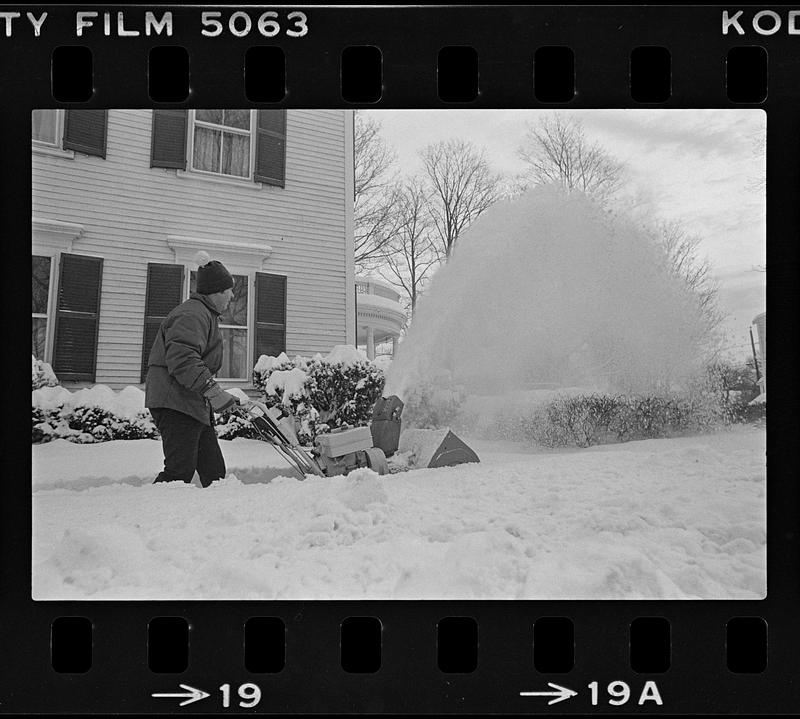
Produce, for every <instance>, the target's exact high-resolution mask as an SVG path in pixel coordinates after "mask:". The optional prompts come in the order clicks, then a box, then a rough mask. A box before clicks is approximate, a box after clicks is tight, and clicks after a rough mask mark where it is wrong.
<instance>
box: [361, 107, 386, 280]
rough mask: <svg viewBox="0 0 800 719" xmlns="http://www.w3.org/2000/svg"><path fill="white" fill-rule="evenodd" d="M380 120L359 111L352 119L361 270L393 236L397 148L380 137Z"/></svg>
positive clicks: (368, 264)
mask: <svg viewBox="0 0 800 719" xmlns="http://www.w3.org/2000/svg"><path fill="white" fill-rule="evenodd" d="M380 132H381V126H380V123H378V122H377V121H375V120H374V119H372V118H371V117H367V116H365V115H364V114H363V113H361V112H359V111H358V110H356V111H355V113H354V122H353V156H354V164H355V169H354V180H355V181H354V195H355V197H354V202H355V213H354V223H353V224H354V239H355V264H356V268H357V269H358V270H359V271H363V270H365V269H367V268H369V267H370V266H371V265H373V264H374V263H375V261H377V260H378V259H379V258H380V257H381V255H382V251H383V246H384V245H385V244H386V242H387V241H388V239H389V238H390V237H391V234H392V231H393V227H392V223H393V220H394V213H393V206H394V201H393V197H392V187H393V185H394V178H393V176H392V173H391V169H392V165H393V163H394V161H395V159H396V157H395V153H394V151H393V150H392V149H391V148H390V147H389V146H388V145H387V144H386V142H385V141H384V139H383V138H382V137H381V134H380Z"/></svg>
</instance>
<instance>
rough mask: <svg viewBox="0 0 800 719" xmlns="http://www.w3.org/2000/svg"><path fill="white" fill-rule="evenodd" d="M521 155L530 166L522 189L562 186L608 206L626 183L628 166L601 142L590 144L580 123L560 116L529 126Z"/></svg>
mask: <svg viewBox="0 0 800 719" xmlns="http://www.w3.org/2000/svg"><path fill="white" fill-rule="evenodd" d="M517 155H518V156H519V158H520V159H521V160H524V161H525V162H527V163H528V165H529V167H528V169H527V170H526V172H524V173H523V174H522V175H521V176H520V177H519V178H518V186H519V187H521V188H527V187H530V186H531V185H542V184H551V183H558V184H559V185H561V186H562V187H564V188H565V189H567V190H570V191H571V190H580V191H581V192H584V193H585V194H587V195H589V196H590V197H592V198H593V199H595V200H597V201H599V202H600V203H601V204H604V203H605V202H606V201H608V200H609V199H610V198H611V197H612V196H613V195H614V194H615V193H616V192H617V191H618V190H619V189H620V187H621V186H622V184H623V181H624V175H625V165H624V164H623V163H622V162H620V161H618V160H617V159H616V158H615V157H613V156H612V155H611V154H609V153H608V152H606V150H605V149H604V148H603V147H602V146H601V145H600V144H599V143H597V142H594V143H591V142H589V141H588V140H587V139H586V135H585V134H584V131H583V125H582V124H581V122H580V121H579V120H573V119H571V118H565V117H562V116H561V115H558V114H554V115H551V116H548V117H545V118H544V119H543V120H541V121H539V122H538V123H536V124H528V129H527V132H526V134H525V139H524V140H523V144H522V145H521V146H520V148H519V149H518V150H517Z"/></svg>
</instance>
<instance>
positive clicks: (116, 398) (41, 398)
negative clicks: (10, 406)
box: [31, 385, 158, 444]
mask: <svg viewBox="0 0 800 719" xmlns="http://www.w3.org/2000/svg"><path fill="white" fill-rule="evenodd" d="M31 399H32V402H31V404H32V420H33V432H32V440H33V442H34V443H39V442H49V441H50V440H53V439H66V440H69V441H70V442H78V443H82V444H86V443H91V442H106V441H109V440H112V439H148V438H152V437H157V436H158V432H157V431H156V427H155V425H154V424H153V418H152V417H151V416H150V412H149V411H148V410H147V409H146V408H145V406H144V392H142V391H141V390H140V389H138V388H137V387H126V388H125V389H123V390H122V391H120V392H114V391H113V390H112V389H111V388H110V387H107V386H105V385H95V386H94V387H89V388H86V389H82V390H78V391H77V392H74V393H73V392H70V391H69V390H67V389H65V388H64V387H58V386H57V387H41V388H39V389H36V390H34V391H33V392H32V398H31Z"/></svg>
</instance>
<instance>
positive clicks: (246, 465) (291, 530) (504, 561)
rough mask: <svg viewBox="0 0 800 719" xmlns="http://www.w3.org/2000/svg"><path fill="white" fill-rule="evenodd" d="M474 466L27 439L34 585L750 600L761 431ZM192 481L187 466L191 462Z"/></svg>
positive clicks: (488, 448)
mask: <svg viewBox="0 0 800 719" xmlns="http://www.w3.org/2000/svg"><path fill="white" fill-rule="evenodd" d="M462 438H463V439H465V440H466V441H467V442H468V444H469V445H470V446H471V447H473V449H475V450H476V451H477V452H478V454H479V455H480V457H481V460H482V461H481V464H472V465H461V466H458V467H450V468H441V469H418V470H412V471H408V472H402V473H398V474H391V475H387V476H383V477H378V475H376V474H375V473H373V472H372V471H371V470H366V469H365V470H357V471H356V472H353V473H351V474H350V475H349V476H348V477H335V478H307V479H306V480H304V481H301V480H299V479H298V478H296V477H294V476H292V473H291V471H290V470H289V469H288V468H287V466H286V464H285V463H284V461H283V460H282V459H281V458H280V457H279V456H278V455H277V454H276V453H275V452H274V450H273V449H272V448H271V447H270V446H269V445H267V444H265V443H262V442H258V441H255V440H242V439H236V440H233V441H229V442H224V441H223V442H222V443H221V444H222V448H223V453H224V454H225V457H226V460H227V464H228V468H229V472H230V474H229V475H228V477H227V478H226V479H225V480H223V481H221V482H219V483H216V484H215V485H212V487H210V488H209V489H206V490H203V489H201V488H200V487H199V486H198V485H196V484H191V485H185V484H177V483H176V484H159V485H153V484H151V481H152V479H153V477H154V476H155V475H156V474H157V472H158V471H159V469H160V468H161V462H162V455H161V445H160V442H158V441H154V440H137V441H115V442H105V443H101V444H88V445H81V444H72V443H69V442H66V441H63V440H57V441H53V442H50V443H48V444H42V445H34V446H33V527H34V530H33V596H34V598H35V599H123V598H127V599H254V598H258V599H437V598H464V599H482V598H486V599H488V598H491V599H551V598H555V599H642V598H645V599H651V598H652V599H655V598H668V599H694V598H705V599H722V598H733V599H739V598H742V599H745V598H747V599H753V598H756V599H757V598H762V597H764V596H765V594H766V533H765V530H766V498H765V489H766V481H765V448H766V442H765V438H766V432H765V430H764V429H757V428H739V429H736V430H733V431H730V432H720V433H717V434H710V435H704V436H698V437H687V438H680V439H669V440H664V439H662V440H649V441H644V442H630V443H626V444H618V445H608V446H601V447H595V448H592V449H589V450H572V451H566V450H565V451H537V450H534V449H531V448H525V447H523V446H521V445H516V444H513V443H510V442H507V443H502V442H494V443H485V442H480V441H476V440H472V439H469V438H467V437H462ZM195 481H197V480H196V479H195Z"/></svg>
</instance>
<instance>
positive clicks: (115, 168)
mask: <svg viewBox="0 0 800 719" xmlns="http://www.w3.org/2000/svg"><path fill="white" fill-rule="evenodd" d="M32 125H33V129H32V132H33V140H32V166H33V177H32V181H33V218H32V255H33V257H32V273H33V312H32V320H33V354H34V355H35V356H36V357H37V358H38V359H42V360H45V361H47V362H50V363H51V364H52V366H53V369H54V371H55V373H56V375H57V376H58V378H59V380H61V382H62V383H63V384H66V385H67V386H69V385H73V384H74V385H76V386H82V385H86V384H94V383H100V384H107V385H109V386H111V387H113V388H120V387H124V386H126V385H131V384H133V385H136V384H140V383H141V382H142V381H143V379H144V374H145V370H146V366H147V358H148V353H149V350H150V347H151V345H152V342H153V338H154V336H155V332H156V330H157V328H158V325H159V323H160V321H161V319H162V318H163V317H164V316H165V315H166V314H167V313H168V312H169V311H170V309H172V307H174V306H175V305H177V304H178V303H179V302H181V301H182V300H184V299H185V298H186V297H188V295H189V292H190V289H191V287H192V285H193V282H194V273H195V271H196V269H197V264H196V259H195V258H196V256H197V253H198V252H199V251H201V250H204V251H206V252H207V253H208V255H209V256H210V257H211V258H212V259H218V260H220V261H221V262H223V263H224V264H225V265H226V266H227V267H228V269H229V270H230V271H231V272H232V273H233V275H234V279H235V286H234V291H235V298H234V301H233V302H232V303H231V307H230V309H229V310H228V311H227V312H226V313H225V314H224V315H223V316H222V317H221V322H220V324H221V328H222V334H223V338H224V364H223V368H222V369H221V370H220V372H219V373H218V377H219V378H220V380H224V381H225V384H226V385H227V386H231V385H234V386H235V385H241V386H242V387H243V388H246V387H249V386H251V382H252V368H253V364H254V362H255V360H256V359H257V358H258V356H259V355H261V354H269V355H277V354H278V353H280V352H284V351H285V352H286V353H287V354H289V356H294V355H295V354H301V355H313V354H315V353H317V352H321V353H323V354H325V353H327V352H329V351H330V350H331V349H332V348H333V347H334V346H335V345H337V344H355V342H356V307H355V304H356V297H355V295H356V292H355V276H354V265H353V246H352V243H353V120H352V113H351V112H350V111H346V110H107V111H106V110H37V111H34V113H33V122H32Z"/></svg>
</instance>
